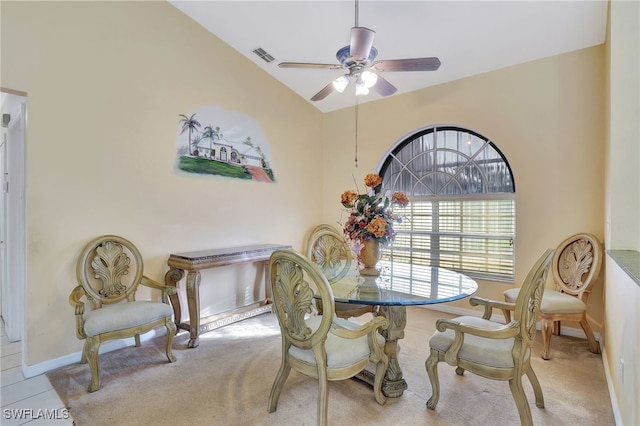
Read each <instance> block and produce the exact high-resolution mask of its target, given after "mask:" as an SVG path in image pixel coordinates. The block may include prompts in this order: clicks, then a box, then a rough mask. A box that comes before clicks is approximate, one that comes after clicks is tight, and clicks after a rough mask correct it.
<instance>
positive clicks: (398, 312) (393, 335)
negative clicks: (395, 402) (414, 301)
mask: <svg viewBox="0 0 640 426" xmlns="http://www.w3.org/2000/svg"><path fill="white" fill-rule="evenodd" d="M375 314H376V315H380V316H383V317H385V318H386V319H388V320H389V328H387V329H386V330H382V333H381V334H382V336H383V337H384V338H385V341H386V343H385V345H384V352H385V353H386V354H387V355H388V356H389V367H387V373H386V374H385V376H384V379H383V380H382V393H383V394H384V395H385V396H386V397H387V398H399V397H401V396H402V394H403V393H404V391H405V390H406V389H407V382H406V381H405V380H404V378H403V376H402V369H401V368H400V364H399V363H398V340H399V339H402V338H403V337H404V328H405V326H406V325H407V309H406V307H404V306H378V309H377V311H376V312H375ZM356 377H357V378H358V379H360V380H362V381H364V382H366V383H369V384H370V385H373V381H374V374H373V373H372V372H370V371H368V370H364V371H363V372H362V373H360V374H359V375H358V376H356Z"/></svg>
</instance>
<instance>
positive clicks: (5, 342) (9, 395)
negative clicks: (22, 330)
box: [0, 321, 73, 426]
mask: <svg viewBox="0 0 640 426" xmlns="http://www.w3.org/2000/svg"><path fill="white" fill-rule="evenodd" d="M0 322H2V332H1V337H2V345H0V356H1V358H0V386H1V387H2V388H1V394H0V411H1V413H0V424H2V426H14V425H23V424H29V425H33V426H36V425H55V426H57V425H73V419H72V418H71V417H70V415H69V413H68V412H67V411H66V409H65V407H64V404H63V403H62V401H61V400H60V398H59V397H58V394H57V393H56V391H55V390H54V389H53V388H52V387H51V383H49V379H48V378H47V376H45V375H44V374H41V375H39V376H35V377H31V378H29V379H25V378H24V376H23V375H22V371H21V367H20V365H21V363H22V352H21V351H22V346H21V345H22V342H14V343H10V342H9V339H8V338H7V334H6V333H5V329H4V322H3V321H0ZM65 417H66V418H65Z"/></svg>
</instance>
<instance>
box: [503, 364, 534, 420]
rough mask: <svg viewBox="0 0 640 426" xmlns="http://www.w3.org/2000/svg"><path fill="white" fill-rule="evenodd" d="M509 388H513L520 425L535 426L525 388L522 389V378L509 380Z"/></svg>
mask: <svg viewBox="0 0 640 426" xmlns="http://www.w3.org/2000/svg"><path fill="white" fill-rule="evenodd" d="M536 380H537V379H536ZM509 388H511V394H512V395H513V399H514V400H515V402H516V407H518V414H519V415H520V424H521V425H522V426H533V418H532V417H531V410H530V409H529V402H528V401H527V396H526V395H525V393H524V388H523V387H522V376H519V375H518V376H516V377H514V378H513V379H511V380H509Z"/></svg>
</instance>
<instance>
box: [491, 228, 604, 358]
mask: <svg viewBox="0 0 640 426" xmlns="http://www.w3.org/2000/svg"><path fill="white" fill-rule="evenodd" d="M602 252H603V249H602V244H601V243H600V241H598V239H597V238H596V237H595V236H593V235H591V234H586V233H582V234H576V235H573V236H571V237H569V238H567V239H566V240H564V241H562V242H561V243H560V245H559V246H558V248H557V249H556V251H555V254H554V256H553V261H552V262H551V269H552V272H553V279H554V283H555V290H547V291H546V292H545V294H544V298H543V299H542V305H541V307H540V313H539V315H538V317H539V319H540V322H541V326H542V343H543V349H542V358H543V359H550V357H551V355H550V353H549V352H550V346H551V334H552V333H553V334H555V335H557V336H559V335H560V332H561V330H560V324H561V321H572V322H577V323H578V324H580V326H581V327H582V330H583V331H584V333H585V335H586V336H587V341H588V344H589V350H590V351H591V352H593V353H595V354H597V353H600V347H599V346H598V342H597V341H596V338H595V336H594V334H593V330H592V329H591V325H590V324H589V321H588V320H587V298H588V297H589V293H590V288H591V286H592V285H593V284H594V283H595V282H596V281H597V279H598V276H599V275H600V266H601V265H602ZM518 291H519V289H518V288H514V289H509V290H507V291H505V292H504V296H505V300H506V301H507V302H513V301H514V300H515V298H516V297H517V294H518ZM503 313H504V316H505V319H506V320H507V321H509V320H510V315H509V312H508V311H504V312H503Z"/></svg>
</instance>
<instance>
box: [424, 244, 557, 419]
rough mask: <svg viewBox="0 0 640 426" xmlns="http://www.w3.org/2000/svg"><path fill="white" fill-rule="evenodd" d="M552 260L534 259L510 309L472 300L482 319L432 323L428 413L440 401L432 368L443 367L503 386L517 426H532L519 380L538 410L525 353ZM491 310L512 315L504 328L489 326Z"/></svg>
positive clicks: (538, 392) (548, 255)
mask: <svg viewBox="0 0 640 426" xmlns="http://www.w3.org/2000/svg"><path fill="white" fill-rule="evenodd" d="M552 256H553V250H547V251H545V252H544V253H543V254H542V256H540V258H539V259H538V261H537V262H536V263H535V265H533V267H532V268H531V270H530V271H529V273H528V274H527V277H526V279H525V281H524V284H523V285H522V290H521V291H520V293H519V294H518V298H517V299H516V302H515V303H508V302H501V301H495V300H488V299H483V298H479V297H472V298H471V299H469V302H470V304H471V305H472V306H484V314H483V316H482V318H478V317H475V316H462V317H457V318H453V319H450V320H446V319H439V320H438V321H437V322H436V329H437V330H436V332H435V333H434V334H433V336H432V337H431V338H430V339H429V347H430V349H431V353H430V355H429V357H428V358H427V361H426V362H425V367H426V369H427V374H428V376H429V381H430V382H431V388H432V392H433V393H432V395H431V398H429V400H428V401H427V407H428V408H430V409H432V410H434V409H435V408H436V404H437V403H438V400H439V399H440V382H439V379H438V363H439V362H441V361H446V362H447V364H449V365H452V366H454V367H456V373H457V374H458V375H462V374H463V373H464V372H465V370H467V371H470V372H472V373H474V374H478V375H480V376H483V377H486V378H488V379H493V380H507V381H509V388H510V389H511V394H512V395H513V399H514V400H515V402H516V406H517V408H518V414H519V415H520V423H521V424H522V425H531V424H533V420H532V417H531V410H530V409H529V403H528V402H527V398H526V395H525V393H524V388H523V386H522V375H524V374H526V375H527V377H528V378H529V381H530V382H531V385H532V386H533V392H534V395H535V400H536V405H537V406H538V407H540V408H543V407H544V398H543V395H542V389H541V387H540V383H539V382H538V378H537V377H536V375H535V373H534V371H533V369H532V367H531V347H532V345H533V340H534V339H535V335H536V322H537V315H538V309H539V308H540V301H541V300H542V295H543V292H544V287H545V283H546V280H547V272H548V270H549V265H550V263H551V259H552ZM494 308H496V309H508V310H510V311H513V313H514V317H513V320H512V321H510V322H509V323H508V324H502V323H499V322H494V321H491V319H490V318H491V315H492V314H493V309H494Z"/></svg>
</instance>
